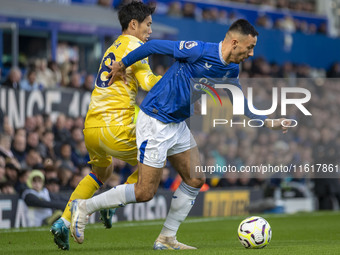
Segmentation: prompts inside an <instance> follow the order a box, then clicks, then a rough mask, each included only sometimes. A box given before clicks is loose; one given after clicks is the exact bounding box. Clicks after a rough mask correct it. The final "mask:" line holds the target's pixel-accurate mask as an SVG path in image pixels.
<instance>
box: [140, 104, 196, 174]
mask: <svg viewBox="0 0 340 255" xmlns="http://www.w3.org/2000/svg"><path fill="white" fill-rule="evenodd" d="M136 138H137V149H138V153H137V159H138V161H139V162H141V163H143V164H145V165H148V166H152V167H156V168H162V167H163V166H164V162H165V160H166V158H167V157H168V156H172V155H175V154H178V153H181V152H184V151H187V150H189V149H191V148H193V147H195V146H197V145H196V142H195V139H194V137H193V136H192V134H191V132H190V130H189V128H188V126H187V124H186V123H185V121H182V122H180V123H168V124H166V123H163V122H161V121H159V120H157V119H155V118H153V117H150V116H149V115H147V114H145V113H144V112H143V111H142V110H141V111H139V114H138V118H137V124H136Z"/></svg>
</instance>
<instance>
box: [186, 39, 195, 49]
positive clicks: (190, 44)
mask: <svg viewBox="0 0 340 255" xmlns="http://www.w3.org/2000/svg"><path fill="white" fill-rule="evenodd" d="M197 45H198V44H197V42H194V41H188V42H186V43H185V44H184V46H185V48H186V49H188V50H190V49H191V48H193V47H195V46H197Z"/></svg>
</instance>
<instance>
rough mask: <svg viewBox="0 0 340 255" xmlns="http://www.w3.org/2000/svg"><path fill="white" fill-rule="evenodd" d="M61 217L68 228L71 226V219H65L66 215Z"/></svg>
mask: <svg viewBox="0 0 340 255" xmlns="http://www.w3.org/2000/svg"><path fill="white" fill-rule="evenodd" d="M60 219H61V220H62V221H63V222H64V224H65V226H66V227H67V228H70V226H71V222H69V221H68V220H67V219H65V218H64V217H61V218H60Z"/></svg>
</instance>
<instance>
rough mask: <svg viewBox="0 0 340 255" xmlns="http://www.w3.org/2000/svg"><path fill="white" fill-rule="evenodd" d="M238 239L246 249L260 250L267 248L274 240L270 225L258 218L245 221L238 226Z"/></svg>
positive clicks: (252, 217) (254, 217) (253, 217)
mask: <svg viewBox="0 0 340 255" xmlns="http://www.w3.org/2000/svg"><path fill="white" fill-rule="evenodd" d="M237 234H238V239H239V240H240V242H241V244H242V245H243V246H244V247H246V248H252V249H260V248H264V247H266V246H267V245H268V244H269V242H270V240H271V239H272V229H271V228H270V225H269V223H268V222H267V221H266V220H265V219H263V218H261V217H258V216H251V217H249V218H246V219H245V220H243V221H242V222H241V223H240V225H239V226H238V231H237Z"/></svg>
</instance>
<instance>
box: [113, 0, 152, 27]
mask: <svg viewBox="0 0 340 255" xmlns="http://www.w3.org/2000/svg"><path fill="white" fill-rule="evenodd" d="M154 11H155V7H151V6H149V5H146V4H144V3H142V2H138V1H132V2H131V3H129V4H126V5H123V6H122V7H121V8H120V10H119V11H118V18H119V22H120V25H121V26H122V31H125V30H126V29H127V28H128V27H129V23H130V21H131V20H133V19H135V20H137V21H138V22H139V23H141V22H143V21H144V20H145V18H146V17H147V16H149V15H151V14H153V12H154Z"/></svg>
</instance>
